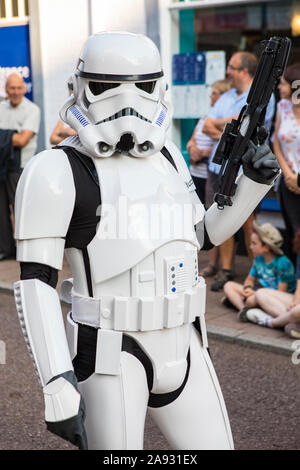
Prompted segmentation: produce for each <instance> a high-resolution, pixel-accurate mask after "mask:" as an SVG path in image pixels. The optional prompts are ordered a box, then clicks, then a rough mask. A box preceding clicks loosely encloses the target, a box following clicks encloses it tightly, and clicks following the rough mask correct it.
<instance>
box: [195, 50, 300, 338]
mask: <svg viewBox="0 0 300 470" xmlns="http://www.w3.org/2000/svg"><path fill="white" fill-rule="evenodd" d="M257 65H258V60H257V58H256V56H255V55H254V54H252V53H249V52H237V53H235V54H233V56H232V57H231V58H230V60H229V62H228V66H227V71H226V75H227V77H226V80H225V81H221V82H216V83H214V84H213V85H212V92H211V104H212V107H211V110H210V112H209V114H208V116H207V117H206V118H204V119H203V118H202V119H200V120H199V122H198V123H197V126H196V128H195V130H194V132H193V135H192V136H191V138H190V140H189V142H188V144H187V150H188V153H189V155H190V164H191V166H190V171H191V175H192V177H193V180H194V183H195V186H196V190H197V194H198V196H199V198H200V199H201V201H202V203H203V204H204V205H205V206H206V208H208V207H210V205H211V204H212V202H213V199H214V194H215V193H216V192H217V190H218V172H219V168H220V167H219V165H216V164H215V163H214V162H213V156H214V153H215V150H216V147H217V144H218V141H219V139H220V136H221V134H222V132H223V130H224V127H225V125H226V124H227V123H228V122H231V120H232V119H236V118H237V117H238V115H239V112H240V110H241V109H242V107H243V106H244V105H245V104H246V100H247V96H248V93H249V89H250V87H251V83H252V81H253V78H254V75H255V71H256V68H257ZM299 78H300V63H295V64H292V65H290V66H288V67H287V68H286V70H285V73H284V76H283V77H282V78H281V81H280V83H279V86H278V91H279V96H280V99H279V101H278V102H277V104H275V97H274V96H272V98H271V100H270V102H269V105H268V108H267V112H266V117H265V126H266V128H268V130H269V138H268V144H269V145H270V147H271V149H272V150H273V152H274V153H275V155H276V157H277V159H278V162H279V164H280V167H281V175H280V177H279V179H278V180H277V181H276V184H275V187H274V189H275V191H276V192H277V196H278V200H279V201H280V209H281V214H282V217H283V220H284V223H285V227H286V228H285V230H284V238H285V243H284V247H285V252H283V250H282V246H283V242H284V238H283V236H282V233H281V232H280V231H279V230H278V228H276V227H274V226H273V225H272V224H270V223H264V224H259V223H258V222H257V220H256V219H257V213H258V212H259V208H258V209H256V211H254V213H253V214H252V215H251V216H250V217H249V219H248V220H247V221H246V222H245V223H244V225H243V228H242V231H243V235H244V245H245V247H246V251H247V254H248V258H249V265H250V266H251V268H250V270H249V274H248V276H247V277H246V279H245V281H244V283H243V284H240V283H237V282H235V281H234V278H235V276H236V273H235V271H234V257H235V252H236V241H237V240H236V237H232V238H231V239H229V240H227V241H226V242H225V243H224V244H222V245H221V246H220V247H215V248H213V249H212V250H211V251H210V254H209V263H208V265H207V266H201V268H200V272H199V274H200V275H201V276H203V277H209V276H214V280H213V282H212V284H211V290H212V291H220V290H222V289H224V294H225V296H224V297H223V298H222V303H223V305H224V306H226V307H228V308H231V309H235V310H237V311H238V313H237V315H238V318H239V320H240V321H250V322H253V323H257V324H259V325H261V326H265V327H269V328H284V329H285V331H286V333H287V334H288V335H289V336H291V337H294V338H300V250H299V248H300V247H299V240H300V210H299V207H300V99H299V98H298V95H299V83H300V81H299Z"/></svg>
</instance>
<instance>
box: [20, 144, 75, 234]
mask: <svg viewBox="0 0 300 470" xmlns="http://www.w3.org/2000/svg"><path fill="white" fill-rule="evenodd" d="M74 203H75V185H74V180H73V174H72V169H71V166H70V163H69V161H68V157H67V155H66V154H65V152H64V151H63V150H58V149H57V150H45V151H44V152H41V153H39V154H38V155H35V156H34V157H33V158H32V159H31V160H30V162H29V164H28V165H26V167H25V170H24V171H23V173H22V176H21V178H20V181H19V184H18V188H17V192H16V209H15V211H16V229H15V238H16V239H17V240H29V239H37V238H52V237H64V236H65V235H66V233H67V231H68V227H69V223H70V220H71V217H72V213H73V208H74Z"/></svg>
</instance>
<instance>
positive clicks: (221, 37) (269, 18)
mask: <svg viewBox="0 0 300 470" xmlns="http://www.w3.org/2000/svg"><path fill="white" fill-rule="evenodd" d="M299 9H300V0H293V1H292V0H285V1H284V2H278V1H273V2H261V3H253V2H251V1H249V3H248V4H246V5H245V4H244V5H232V6H222V7H211V8H205V9H203V8H198V9H197V8H195V22H194V31H195V38H196V50H197V51H202V50H206V51H207V50H216V49H220V46H221V48H222V50H224V51H225V53H226V59H227V61H228V60H229V59H230V56H231V55H232V54H233V53H234V52H236V51H238V50H240V51H243V50H244V51H249V52H254V53H255V54H257V55H260V51H261V47H260V42H261V40H262V39H268V38H270V37H271V36H288V37H291V38H292V50H291V55H290V62H295V61H296V60H297V58H298V60H299V56H300V29H298V32H297V29H296V27H295V26H294V27H293V25H294V24H295V25H296V20H295V17H296V16H297V15H296V10H297V11H299ZM298 16H299V15H298ZM298 16H297V18H298ZM299 18H300V16H299ZM299 21H300V20H299Z"/></svg>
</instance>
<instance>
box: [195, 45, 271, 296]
mask: <svg viewBox="0 0 300 470" xmlns="http://www.w3.org/2000/svg"><path fill="white" fill-rule="evenodd" d="M257 65H258V60H257V57H256V56H255V55H254V54H252V53H250V52H236V53H234V54H233V56H232V57H231V58H230V60H229V63H228V66H227V70H226V75H227V78H228V80H229V83H230V85H231V89H230V90H228V91H227V92H226V93H223V95H222V96H221V97H220V99H219V100H218V101H217V102H216V103H215V105H214V106H213V108H212V109H211V111H210V113H209V115H208V117H207V118H206V119H205V121H204V124H203V129H202V131H203V132H204V133H205V134H206V135H208V136H209V137H211V138H212V139H214V141H215V144H214V146H213V149H212V152H211V155H210V158H209V163H208V178H207V183H206V195H205V196H206V204H207V205H208V206H209V205H210V204H212V203H213V200H214V194H215V193H216V192H217V189H218V173H219V171H220V165H217V164H215V163H213V161H212V159H213V156H214V153H215V150H216V148H217V145H218V141H219V139H220V137H221V135H222V132H223V129H224V127H225V125H226V124H227V122H230V121H231V120H232V119H233V118H237V117H238V115H239V113H240V111H241V109H242V107H243V106H245V104H246V102H247V96H248V93H249V89H250V87H251V84H252V81H253V78H254V75H255V72H256V68H257ZM274 110H275V99H274V96H273V95H272V97H271V99H270V103H269V105H268V107H267V112H266V119H265V125H266V127H267V128H268V129H270V127H271V124H272V118H273V115H274ZM253 220H254V214H251V216H250V217H249V218H248V219H247V220H246V222H245V223H244V225H243V232H244V239H245V246H246V249H247V252H248V257H249V259H250V262H251V263H252V261H253V258H252V253H251V251H250V248H249V246H250V237H251V233H252V224H253ZM234 253H235V238H234V237H231V238H230V239H229V240H227V241H226V242H224V243H223V244H222V245H221V246H220V258H221V265H222V266H221V267H222V269H221V270H220V272H218V273H217V275H216V279H215V281H214V282H213V283H212V285H211V290H213V291H219V290H221V289H222V288H223V286H224V284H225V282H227V281H229V280H232V279H233V278H234V277H235V274H234V271H233V262H234ZM216 270H217V267H215V269H214V270H213V272H212V275H213V274H214V272H215V271H216Z"/></svg>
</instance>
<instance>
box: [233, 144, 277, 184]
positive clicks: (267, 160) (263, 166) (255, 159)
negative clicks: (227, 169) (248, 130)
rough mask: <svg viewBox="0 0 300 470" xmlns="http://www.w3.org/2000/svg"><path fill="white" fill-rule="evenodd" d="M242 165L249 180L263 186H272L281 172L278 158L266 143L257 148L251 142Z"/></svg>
mask: <svg viewBox="0 0 300 470" xmlns="http://www.w3.org/2000/svg"><path fill="white" fill-rule="evenodd" d="M242 165H243V171H244V174H245V175H246V176H247V177H248V178H249V179H251V180H253V181H256V182H257V183H262V184H272V183H273V181H274V180H275V178H276V176H277V175H278V174H279V172H280V166H279V164H278V162H277V159H276V156H275V155H274V154H273V153H272V152H271V150H270V147H269V146H268V145H267V144H265V143H263V144H262V145H259V146H256V145H254V143H253V142H250V145H249V148H248V150H247V151H246V153H245V154H244V155H243V157H242Z"/></svg>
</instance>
